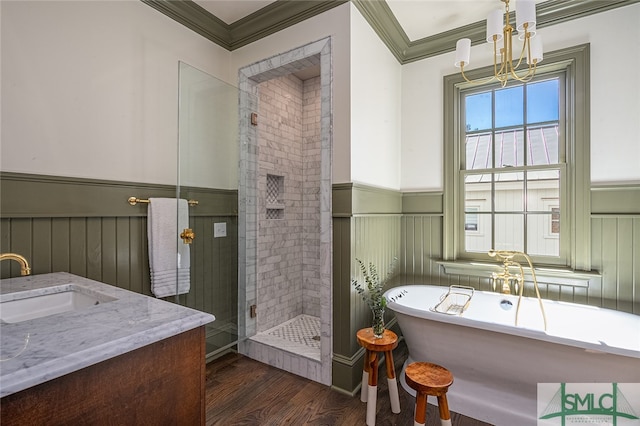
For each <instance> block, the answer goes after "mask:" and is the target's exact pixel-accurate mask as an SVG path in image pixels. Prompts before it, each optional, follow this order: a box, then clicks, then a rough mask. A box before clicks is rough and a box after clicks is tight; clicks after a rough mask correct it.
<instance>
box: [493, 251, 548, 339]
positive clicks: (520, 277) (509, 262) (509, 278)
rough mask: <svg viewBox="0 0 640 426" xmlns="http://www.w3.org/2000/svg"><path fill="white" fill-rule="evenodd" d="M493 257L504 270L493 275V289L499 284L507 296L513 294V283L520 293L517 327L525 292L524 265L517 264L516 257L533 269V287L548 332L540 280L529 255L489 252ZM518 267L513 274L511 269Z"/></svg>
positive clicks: (516, 252) (510, 252)
mask: <svg viewBox="0 0 640 426" xmlns="http://www.w3.org/2000/svg"><path fill="white" fill-rule="evenodd" d="M487 254H488V255H489V256H491V257H496V258H498V260H501V261H502V266H503V270H502V271H501V272H499V273H498V272H494V273H492V274H491V282H492V284H493V289H494V290H495V289H496V285H497V284H499V285H500V287H501V289H500V290H501V291H502V292H503V293H505V294H511V283H514V286H515V292H517V293H518V306H517V307H516V326H517V325H518V316H519V314H520V302H521V301H522V292H523V291H524V269H523V268H522V265H521V264H520V263H518V262H516V261H515V260H513V259H514V257H516V256H522V257H524V258H525V259H526V261H527V263H528V264H529V268H530V269H531V276H532V277H533V287H534V288H535V290H536V296H537V297H538V303H539V304H540V311H541V312H542V319H543V320H544V329H545V331H546V330H547V315H546V314H545V312H544V306H543V305H542V298H541V297H540V290H539V289H538V279H537V278H536V271H535V270H534V269H533V263H532V262H531V258H530V257H529V255H527V253H524V252H521V251H510V250H493V249H491V250H489V252H488V253H487ZM511 266H516V267H517V268H518V269H519V272H518V273H516V274H512V273H511V271H510V270H509V268H510V267H511Z"/></svg>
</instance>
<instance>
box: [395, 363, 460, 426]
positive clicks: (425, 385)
mask: <svg viewBox="0 0 640 426" xmlns="http://www.w3.org/2000/svg"><path fill="white" fill-rule="evenodd" d="M404 377H405V381H406V382H407V385H409V386H410V387H411V389H414V390H415V391H416V412H415V420H414V423H413V424H414V426H424V424H425V422H426V420H427V395H431V396H436V397H438V409H439V410H440V424H442V426H451V414H450V413H449V404H448V403H447V390H449V386H451V384H452V383H453V375H452V374H451V372H450V371H449V370H447V369H446V368H444V367H441V366H439V365H437V364H431V363H430V362H414V363H411V364H409V365H408V366H407V368H406V369H405V370H404Z"/></svg>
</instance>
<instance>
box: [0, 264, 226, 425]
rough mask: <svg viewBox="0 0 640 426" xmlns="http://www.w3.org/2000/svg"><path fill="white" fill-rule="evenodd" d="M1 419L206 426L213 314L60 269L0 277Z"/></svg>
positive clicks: (4, 421)
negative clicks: (208, 340) (208, 346)
mask: <svg viewBox="0 0 640 426" xmlns="http://www.w3.org/2000/svg"><path fill="white" fill-rule="evenodd" d="M0 319H1V320H2V322H1V323H0V397H2V399H1V400H0V419H1V421H2V424H3V426H4V425H32V424H136V425H146V424H148V425H156V424H176V425H178V424H188V425H196V424H202V425H203V424H204V423H205V397H204V381H205V340H204V335H205V331H204V327H205V324H207V323H209V322H211V321H213V320H214V319H215V318H214V317H213V315H210V314H207V313H204V312H199V311H196V310H193V309H190V308H186V307H183V306H179V305H176V304H173V303H169V302H165V301H162V300H158V299H154V298H151V297H148V296H144V295H141V294H138V293H134V292H130V291H127V290H123V289H119V288H117V287H114V286H111V285H107V284H103V283H99V282H96V281H93V280H89V279H86V278H82V277H79V276H76V275H72V274H68V273H53V274H44V275H35V276H27V277H21V278H11V279H6V280H2V281H1V282H0Z"/></svg>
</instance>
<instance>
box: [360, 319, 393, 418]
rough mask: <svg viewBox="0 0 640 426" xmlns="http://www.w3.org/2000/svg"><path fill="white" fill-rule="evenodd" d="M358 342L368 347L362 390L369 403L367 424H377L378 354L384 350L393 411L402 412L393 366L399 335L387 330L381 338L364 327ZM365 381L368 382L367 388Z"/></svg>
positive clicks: (363, 396) (363, 397)
mask: <svg viewBox="0 0 640 426" xmlns="http://www.w3.org/2000/svg"><path fill="white" fill-rule="evenodd" d="M357 337H358V344H359V345H360V346H362V347H363V348H365V349H366V352H365V357H364V368H363V369H362V390H361V393H360V400H361V401H362V402H366V403H367V425H369V426H374V425H375V424H376V399H377V394H378V354H379V353H380V352H384V354H385V361H386V365H387V383H388V384H389V398H390V399H391V411H392V412H394V413H396V414H397V413H399V412H400V398H398V383H397V381H396V372H395V368H394V366H393V353H392V352H391V351H392V350H394V349H395V348H396V347H397V346H398V336H396V333H394V332H393V331H391V330H385V331H384V333H383V334H382V337H381V338H376V337H374V336H373V329H372V328H371V327H369V328H363V329H362V330H360V331H358V333H357ZM365 383H368V386H367V389H366V390H365V387H364V386H365V385H364V384H365Z"/></svg>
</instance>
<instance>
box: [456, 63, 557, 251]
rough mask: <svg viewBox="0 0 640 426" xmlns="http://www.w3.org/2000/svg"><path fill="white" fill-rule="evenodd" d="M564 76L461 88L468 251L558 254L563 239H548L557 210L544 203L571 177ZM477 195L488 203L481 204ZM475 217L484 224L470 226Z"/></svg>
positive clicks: (461, 134) (463, 177)
mask: <svg viewBox="0 0 640 426" xmlns="http://www.w3.org/2000/svg"><path fill="white" fill-rule="evenodd" d="M560 77H561V76H559V75H557V74H552V75H545V76H543V77H538V78H537V79H536V80H534V81H531V82H527V83H516V84H511V85H509V86H507V87H500V86H499V85H497V86H489V87H482V88H480V89H478V88H470V89H468V90H461V91H460V97H461V100H460V102H461V106H462V112H463V120H462V121H463V122H464V123H465V131H464V132H461V133H460V138H461V140H460V143H461V148H460V149H461V151H462V152H463V154H462V155H463V156H462V158H461V160H462V167H461V173H462V177H461V182H463V183H462V184H461V185H462V186H461V188H460V190H461V192H463V193H464V207H463V208H464V215H465V233H464V238H463V241H461V246H462V247H463V248H464V251H465V252H481V253H486V252H487V251H488V250H490V249H492V248H495V249H498V250H517V251H524V252H527V253H529V254H538V255H540V256H551V257H556V258H557V257H558V256H559V254H560V247H559V244H557V241H554V242H552V243H551V244H549V243H548V242H547V241H546V240H545V239H544V237H545V234H548V232H546V233H545V232H544V230H545V229H544V226H545V224H546V223H549V222H550V221H551V219H550V218H551V214H552V212H551V211H550V210H549V209H548V208H545V206H544V201H543V200H544V199H546V198H550V197H553V198H555V199H558V198H559V196H560V188H561V187H562V183H563V182H562V180H563V177H564V175H565V173H564V171H565V167H564V157H565V155H564V141H563V138H564V132H560V131H559V128H560V127H562V123H561V121H560V107H561V102H560V100H561V99H560V93H561V92H562V90H561V86H562V85H561V80H560ZM479 198H480V199H485V200H488V202H485V203H483V205H481V207H480V208H479V207H478V203H477V200H478V199H479ZM559 211H560V210H558V212H559ZM469 217H473V218H475V223H476V224H478V222H479V221H478V218H479V217H482V220H481V221H480V223H482V226H483V228H484V229H478V228H477V226H476V228H475V229H469V227H468V226H467V225H468V223H469ZM558 220H559V219H558ZM469 231H475V232H469ZM478 234H481V235H482V239H479V238H478Z"/></svg>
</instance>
